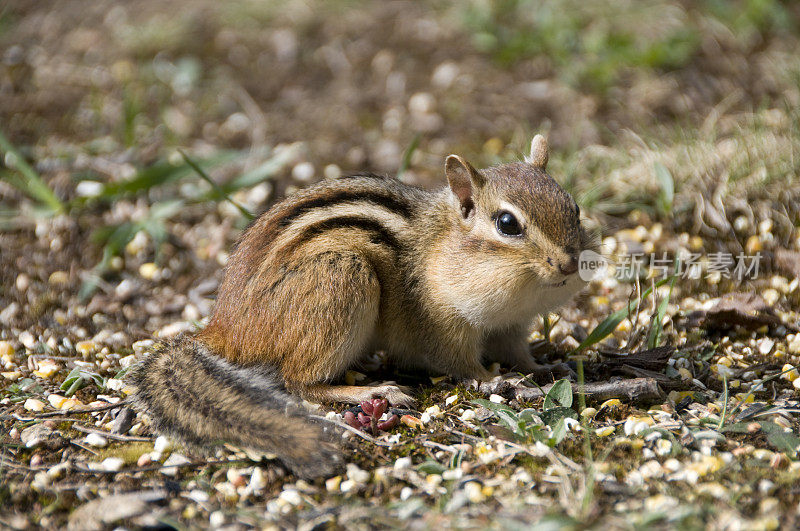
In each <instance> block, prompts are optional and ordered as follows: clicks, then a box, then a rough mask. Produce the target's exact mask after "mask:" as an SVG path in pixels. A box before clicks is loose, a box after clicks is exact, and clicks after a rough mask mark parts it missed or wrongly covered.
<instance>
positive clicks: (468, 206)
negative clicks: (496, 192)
mask: <svg viewBox="0 0 800 531" xmlns="http://www.w3.org/2000/svg"><path fill="white" fill-rule="evenodd" d="M444 173H445V175H446V176H447V182H448V184H449V185H450V190H452V191H453V193H454V194H456V197H457V198H458V202H459V203H461V214H462V215H463V216H464V217H465V218H467V217H469V215H470V214H471V213H472V212H473V211H474V210H475V202H474V201H473V199H472V198H473V195H474V194H475V192H476V191H478V190H480V189H481V188H483V185H484V183H485V182H486V177H484V176H483V175H481V173H480V172H479V171H478V170H476V169H475V168H473V167H472V164H470V163H469V162H467V161H466V160H464V159H462V158H461V157H459V156H458V155H450V156H449V157H447V161H446V162H445V164H444Z"/></svg>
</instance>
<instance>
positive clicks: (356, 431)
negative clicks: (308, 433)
mask: <svg viewBox="0 0 800 531" xmlns="http://www.w3.org/2000/svg"><path fill="white" fill-rule="evenodd" d="M309 416H310V417H311V418H312V419H317V420H322V421H325V422H330V423H331V424H335V425H336V426H339V427H340V428H342V429H345V430H347V431H349V432H352V433H354V434H356V435H358V436H359V437H361V438H362V439H364V440H365V441H369V442H371V443H372V444H374V445H376V446H383V447H385V448H393V447H394V445H393V444H391V443H385V442H383V441H379V440H378V439H375V438H374V437H370V436H369V435H367V434H366V433H364V432H363V431H361V430H359V429H356V428H354V427H352V426H351V425H349V424H346V423H344V422H342V421H339V420H334V419H329V418H325V417H322V416H320V415H309Z"/></svg>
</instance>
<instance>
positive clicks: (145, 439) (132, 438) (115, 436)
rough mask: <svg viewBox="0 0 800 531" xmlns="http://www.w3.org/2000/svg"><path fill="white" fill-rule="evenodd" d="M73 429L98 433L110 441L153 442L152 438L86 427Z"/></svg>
mask: <svg viewBox="0 0 800 531" xmlns="http://www.w3.org/2000/svg"><path fill="white" fill-rule="evenodd" d="M72 428H73V429H75V430H78V431H80V432H83V433H96V434H98V435H102V436H103V437H106V438H108V439H114V440H116V441H130V442H149V441H152V440H153V438H152V437H136V436H133V435H119V434H116V433H111V432H108V431H103V430H95V429H92V428H87V427H85V426H72Z"/></svg>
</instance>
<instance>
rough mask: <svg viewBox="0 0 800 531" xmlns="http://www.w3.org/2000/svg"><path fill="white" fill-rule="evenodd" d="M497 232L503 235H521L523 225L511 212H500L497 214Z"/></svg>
mask: <svg viewBox="0 0 800 531" xmlns="http://www.w3.org/2000/svg"><path fill="white" fill-rule="evenodd" d="M496 223H497V232H499V233H500V234H502V235H503V236H519V235H520V234H522V227H521V226H520V224H519V221H517V218H515V217H514V214H512V213H511V212H500V214H498V216H497V221H496Z"/></svg>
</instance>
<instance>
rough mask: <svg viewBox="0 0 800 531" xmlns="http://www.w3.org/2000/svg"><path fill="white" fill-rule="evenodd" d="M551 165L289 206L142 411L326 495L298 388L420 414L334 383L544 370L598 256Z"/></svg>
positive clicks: (390, 393) (247, 248)
mask: <svg viewBox="0 0 800 531" xmlns="http://www.w3.org/2000/svg"><path fill="white" fill-rule="evenodd" d="M547 160H548V147H547V142H546V140H545V139H544V137H542V136H541V135H536V137H534V139H533V141H532V142H531V149H530V156H529V157H526V158H525V161H524V162H512V163H508V164H503V165H501V166H495V167H491V168H487V169H483V170H476V169H475V168H473V166H472V165H471V164H470V163H469V162H467V161H466V160H464V159H463V158H461V157H459V156H457V155H450V156H448V157H447V159H446V163H445V175H446V177H447V182H448V186H447V187H444V188H443V189H441V190H439V191H433V192H432V191H426V190H423V189H421V188H417V187H414V186H410V185H408V184H404V183H402V182H400V181H399V180H397V179H395V178H391V177H383V176H378V175H373V174H357V175H352V176H346V177H339V178H335V179H328V180H325V181H322V182H320V183H318V184H316V185H314V186H311V187H309V188H307V189H304V190H302V191H299V192H297V193H296V194H294V195H292V196H291V197H289V198H287V199H285V200H284V201H282V202H281V203H278V204H277V205H275V206H274V207H273V208H271V209H270V210H268V211H267V212H265V213H264V214H262V215H261V216H260V217H258V218H257V219H256V220H255V222H254V223H253V224H252V225H251V226H250V227H249V228H248V229H247V230H246V231H245V232H244V233H243V235H242V236H241V238H240V240H239V242H238V245H237V247H236V250H235V251H234V252H233V253H232V255H231V257H230V259H229V261H228V264H227V266H226V269H225V276H224V279H223V281H222V283H221V285H220V287H219V292H218V297H217V302H216V306H215V308H214V311H213V314H212V316H211V318H210V321H209V322H208V324H207V326H206V327H205V328H203V329H202V330H200V331H199V332H197V333H196V334H195V335H194V336H183V337H179V338H177V339H173V340H167V341H163V342H160V343H158V344H157V345H156V347H155V348H154V350H153V352H152V353H151V354H150V355H149V356H148V357H147V358H146V359H145V360H144V362H143V363H142V364H141V366H140V367H139V368H138V370H137V371H136V372H135V374H134V377H133V383H134V385H135V387H136V389H137V390H136V393H135V397H134V398H135V400H136V402H137V404H138V406H139V407H140V408H141V409H143V410H144V411H145V412H147V413H148V414H149V416H150V417H151V419H152V420H153V423H154V427H155V428H156V430H157V431H163V432H167V433H170V434H172V435H174V436H176V437H177V438H178V439H180V440H182V441H184V442H187V443H189V444H192V445H196V446H205V445H208V444H210V443H213V442H214V441H217V440H222V441H228V442H232V443H234V444H237V445H239V446H242V447H246V448H252V449H257V450H263V451H268V452H272V453H275V454H277V456H278V457H279V458H280V459H281V460H282V461H283V462H284V464H286V465H287V466H288V467H289V468H290V469H292V470H293V471H294V472H295V473H296V474H297V475H299V476H301V477H316V476H321V475H327V474H330V473H332V472H333V471H335V470H336V469H338V467H339V466H340V464H341V457H340V454H339V452H338V450H337V448H336V446H335V445H334V444H333V443H332V442H331V441H330V440H329V439H326V438H325V437H323V435H322V429H321V427H320V426H319V425H317V424H315V423H314V422H311V421H310V419H308V417H307V415H306V414H305V413H303V412H302V411H301V410H300V409H299V408H298V407H297V406H295V405H293V401H292V400H291V398H290V395H288V394H286V393H284V392H283V391H282V390H281V386H285V389H286V390H287V391H289V393H292V394H294V395H296V396H299V397H302V398H304V399H307V400H310V401H316V402H350V403H357V402H360V401H363V400H368V399H370V398H373V397H383V398H386V399H387V400H388V401H389V402H390V403H391V404H394V405H398V404H401V405H403V404H411V403H412V402H413V400H412V398H411V397H410V396H408V395H407V394H406V393H405V392H404V391H403V389H401V388H400V387H398V386H396V385H391V384H387V385H380V386H376V387H366V386H344V385H334V384H333V383H332V382H334V381H335V380H336V379H337V378H339V377H341V376H342V375H343V373H344V372H345V371H346V370H347V369H348V368H350V367H352V366H353V365H354V364H356V363H357V362H358V361H359V360H360V359H362V358H363V356H364V355H365V354H368V353H370V352H373V351H377V350H383V351H385V352H386V353H387V355H388V357H389V359H390V360H391V361H392V362H393V363H394V365H396V366H398V367H402V368H413V369H422V370H424V371H427V372H430V373H435V374H445V375H451V376H454V377H456V378H463V379H477V380H488V379H491V374H490V373H489V372H488V371H487V370H486V369H485V368H484V366H483V363H484V362H487V361H498V362H500V363H501V364H502V365H504V366H507V367H509V368H514V369H516V370H518V371H521V372H523V373H530V372H534V371H536V370H537V369H540V367H539V366H538V365H537V364H536V363H535V362H534V360H533V359H532V357H531V356H530V354H529V351H528V341H527V338H528V334H529V326H531V325H532V321H533V319H534V318H535V317H536V315H537V314H540V313H543V312H546V311H549V310H551V309H553V308H556V307H558V306H560V305H561V304H563V303H564V302H566V301H567V300H568V299H569V298H570V297H571V296H572V295H573V294H574V293H575V292H577V291H578V290H579V289H580V288H581V287H582V285H583V281H582V280H581V279H580V278H579V276H578V275H577V274H576V273H577V271H578V255H579V253H580V252H581V251H582V250H584V249H595V248H596V244H595V243H594V242H593V240H592V238H591V237H590V236H589V234H588V233H587V231H586V230H584V228H583V227H582V225H581V220H580V209H579V208H578V205H577V204H576V203H575V201H574V200H573V199H572V197H571V196H570V195H569V194H568V193H567V192H565V191H564V190H563V189H562V188H561V187H560V186H559V185H558V184H557V183H556V181H554V180H553V179H552V178H551V177H550V176H549V175H548V174H547V173H546V171H545V168H546V165H547Z"/></svg>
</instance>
